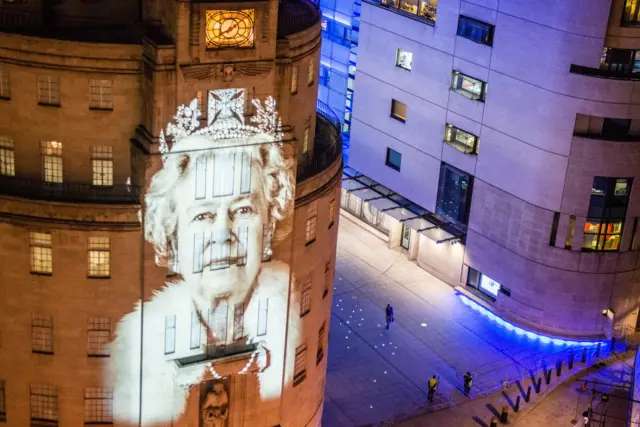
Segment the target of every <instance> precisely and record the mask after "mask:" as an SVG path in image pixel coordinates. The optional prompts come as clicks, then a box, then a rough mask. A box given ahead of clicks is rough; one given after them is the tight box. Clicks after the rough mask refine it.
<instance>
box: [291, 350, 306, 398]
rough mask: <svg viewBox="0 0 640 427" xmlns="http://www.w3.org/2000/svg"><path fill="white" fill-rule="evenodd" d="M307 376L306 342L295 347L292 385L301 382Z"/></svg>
mask: <svg viewBox="0 0 640 427" xmlns="http://www.w3.org/2000/svg"><path fill="white" fill-rule="evenodd" d="M306 377H307V344H306V343H304V344H302V345H299V346H298V347H296V354H295V358H294V362H293V386H294V387H296V386H297V385H299V384H301V383H302V382H303V381H304V380H305V378H306Z"/></svg>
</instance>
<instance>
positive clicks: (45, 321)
mask: <svg viewBox="0 0 640 427" xmlns="http://www.w3.org/2000/svg"><path fill="white" fill-rule="evenodd" d="M53 327H54V325H53V316H45V315H40V314H32V315H31V353H34V354H46V355H53V354H54V350H55V345H54V344H55V343H54V333H53Z"/></svg>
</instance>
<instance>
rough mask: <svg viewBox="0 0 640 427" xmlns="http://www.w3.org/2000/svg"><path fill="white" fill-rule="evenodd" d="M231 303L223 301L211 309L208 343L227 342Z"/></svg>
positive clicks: (218, 343) (210, 344)
mask: <svg viewBox="0 0 640 427" xmlns="http://www.w3.org/2000/svg"><path fill="white" fill-rule="evenodd" d="M228 314H229V305H228V303H226V302H221V303H220V304H218V306H217V307H216V308H215V309H211V308H210V309H209V321H208V322H209V334H208V336H207V345H208V346H212V345H220V344H225V343H226V342H227V315H228Z"/></svg>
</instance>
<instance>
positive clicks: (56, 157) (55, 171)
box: [40, 141, 63, 183]
mask: <svg viewBox="0 0 640 427" xmlns="http://www.w3.org/2000/svg"><path fill="white" fill-rule="evenodd" d="M40 155H41V156H42V172H43V173H42V175H43V176H42V178H43V180H44V181H45V182H53V183H61V182H62V179H63V175H62V143H61V142H57V141H41V142H40Z"/></svg>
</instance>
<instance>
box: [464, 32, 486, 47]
mask: <svg viewBox="0 0 640 427" xmlns="http://www.w3.org/2000/svg"><path fill="white" fill-rule="evenodd" d="M456 36H457V37H460V38H461V39H465V40H469V41H470V42H473V43H475V44H481V45H483V46H488V47H493V42H492V43H483V42H479V41H477V40H474V39H470V38H468V37H465V36H461V35H460V34H456Z"/></svg>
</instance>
